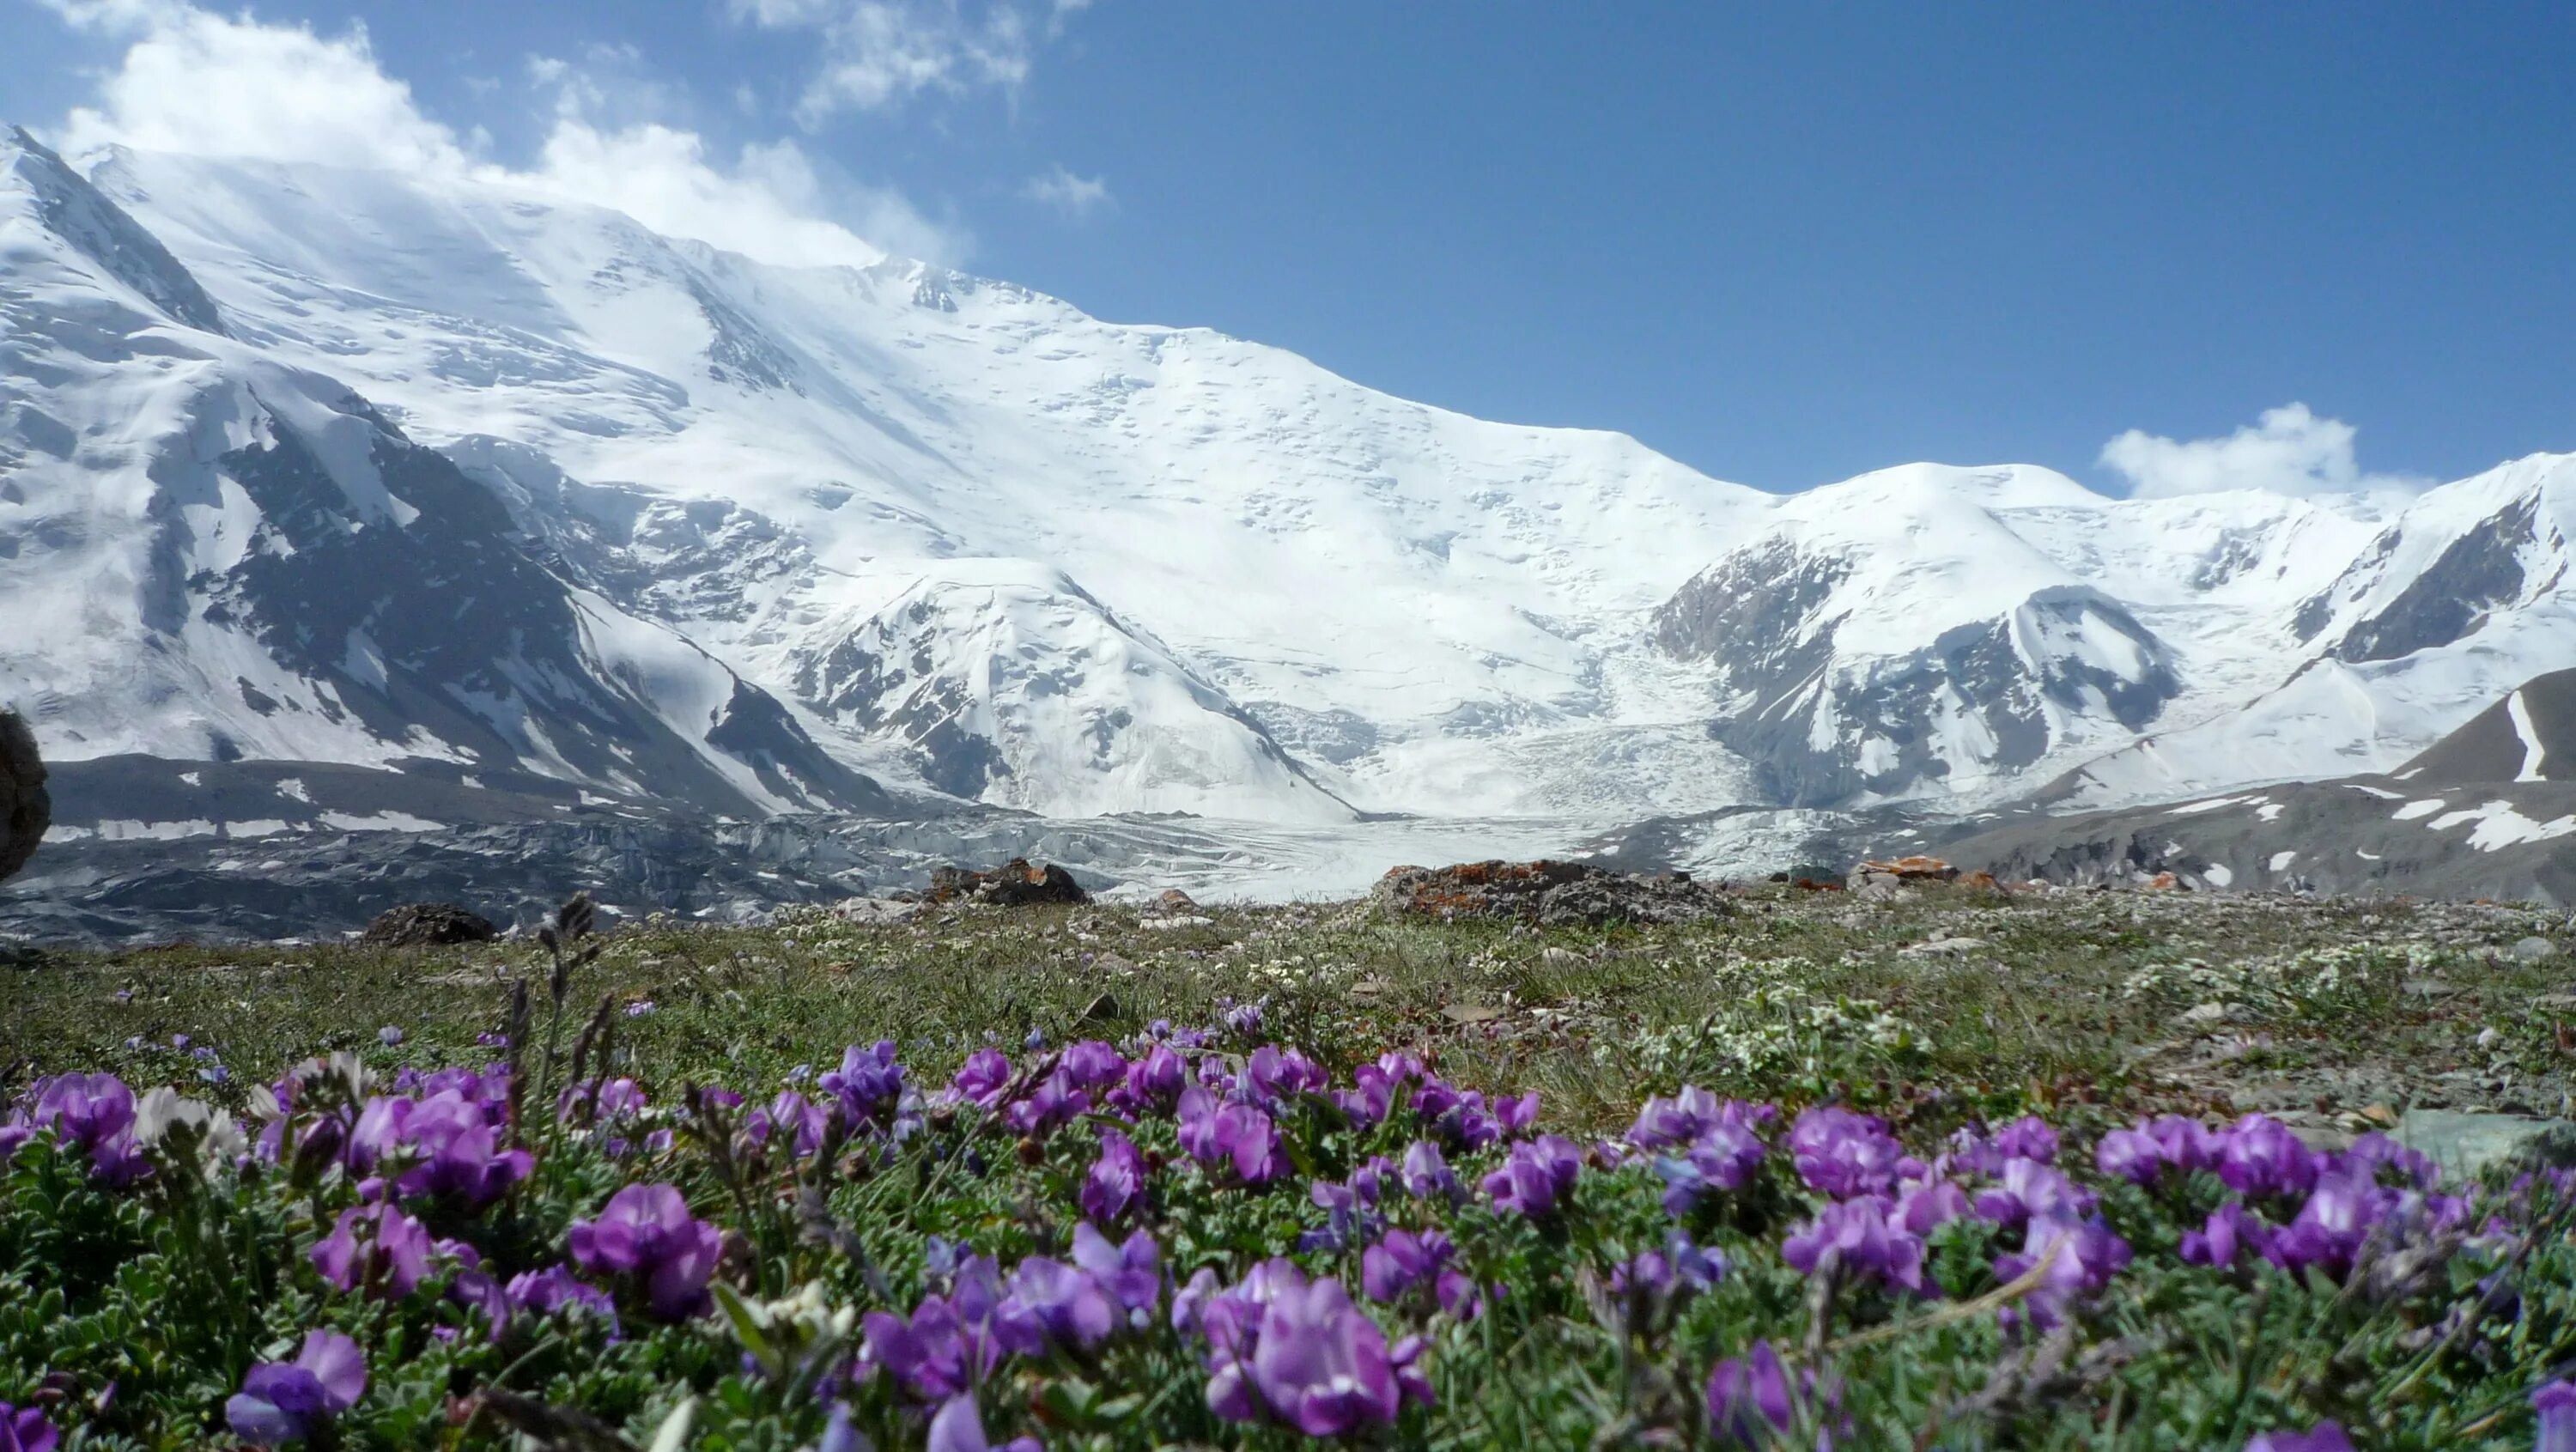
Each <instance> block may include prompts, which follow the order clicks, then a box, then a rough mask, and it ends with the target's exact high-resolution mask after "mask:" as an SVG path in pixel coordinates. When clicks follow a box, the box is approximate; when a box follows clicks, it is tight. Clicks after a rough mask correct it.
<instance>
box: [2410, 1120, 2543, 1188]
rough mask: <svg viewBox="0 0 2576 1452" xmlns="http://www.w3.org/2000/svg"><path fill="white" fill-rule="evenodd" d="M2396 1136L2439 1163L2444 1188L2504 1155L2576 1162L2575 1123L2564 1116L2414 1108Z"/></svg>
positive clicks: (2507, 1158)
mask: <svg viewBox="0 0 2576 1452" xmlns="http://www.w3.org/2000/svg"><path fill="white" fill-rule="evenodd" d="M2391 1137H2392V1138H2394V1139H2395V1140H2396V1141H2397V1142H2398V1143H2399V1144H2402V1145H2404V1146H2406V1147H2407V1148H2408V1149H2411V1150H2415V1151H2418V1152H2419V1153H2421V1154H2423V1155H2425V1156H2426V1157H2427V1158H2429V1159H2431V1160H2432V1161H2433V1163H2434V1164H2436V1165H2439V1166H2440V1167H2441V1169H2442V1181H2443V1188H2444V1189H2450V1188H2452V1187H2453V1186H2454V1185H2455V1184H2456V1182H2458V1181H2460V1180H2465V1179H2469V1178H2471V1177H2473V1176H2475V1175H2476V1174H2477V1173H2478V1172H2479V1171H2481V1170H2484V1169H2485V1168H2486V1167H2487V1166H2489V1165H2492V1164H2496V1163H2498V1162H2500V1161H2501V1162H2505V1163H2513V1162H2516V1161H2521V1162H2526V1163H2527V1162H2531V1161H2534V1160H2536V1161H2538V1162H2540V1163H2542V1164H2548V1165H2554V1166H2565V1165H2568V1164H2571V1163H2576V1124H2570V1123H2568V1122H2567V1121H2566V1120H2563V1119H2542V1118H2538V1117H2535V1116H2530V1115H2521V1114H2479V1113H2469V1112H2463V1111H2458V1110H2448V1109H2410V1110H2408V1111H2406V1114H2405V1116H2404V1117H2403V1118H2402V1119H2400V1120H2399V1121H2398V1123H2397V1127H2396V1128H2395V1129H2394V1130H2393V1131H2391Z"/></svg>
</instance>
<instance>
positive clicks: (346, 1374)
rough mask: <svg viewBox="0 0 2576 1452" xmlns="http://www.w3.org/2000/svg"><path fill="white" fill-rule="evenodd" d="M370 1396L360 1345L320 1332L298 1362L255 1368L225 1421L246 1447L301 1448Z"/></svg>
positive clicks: (227, 1410)
mask: <svg viewBox="0 0 2576 1452" xmlns="http://www.w3.org/2000/svg"><path fill="white" fill-rule="evenodd" d="M366 1394H367V1358H366V1355H365V1354H364V1353H363V1352H361V1351H359V1350H358V1343H357V1342H355V1341H352V1340H350V1339H349V1338H348V1337H346V1336H343V1335H341V1334H340V1333H339V1332H337V1331H315V1332H311V1333H309V1334H307V1335H306V1336H305V1338H304V1345H303V1347H302V1349H300V1350H298V1351H297V1352H296V1353H295V1359H294V1360H293V1361H272V1362H267V1363H264V1364H262V1365H259V1366H254V1367H252V1368H251V1370H250V1375H248V1376H246V1377H244V1378H242V1389H241V1390H240V1391H238V1392H235V1393H234V1394H233V1395H232V1398H231V1399H230V1400H228V1401H226V1402H225V1403H224V1419H225V1420H226V1421H227V1422H229V1423H231V1424H232V1429H233V1435H234V1436H236V1437H239V1438H241V1439H242V1440H243V1441H245V1442H258V1443H262V1444H266V1445H272V1446H273V1445H275V1444H277V1443H280V1442H301V1441H303V1440H304V1439H305V1438H307V1437H310V1436H312V1435H313V1434H314V1433H315V1432H318V1431H320V1430H321V1429H322V1428H323V1427H324V1426H326V1425H328V1424H329V1423H330V1421H331V1419H332V1418H334V1417H337V1416H338V1415H340V1414H341V1413H342V1412H345V1411H347V1410H348V1409H349V1408H351V1407H354V1406H356V1405H357V1404H358V1398H360V1397H362V1396H365V1395H366Z"/></svg>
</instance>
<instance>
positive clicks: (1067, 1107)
mask: <svg viewBox="0 0 2576 1452" xmlns="http://www.w3.org/2000/svg"><path fill="white" fill-rule="evenodd" d="M1090 1112H1091V1094H1090V1092H1089V1091H1087V1090H1083V1089H1077V1088H1075V1087H1074V1086H1073V1081H1072V1079H1071V1078H1069V1077H1068V1076H1067V1075H1066V1074H1065V1072H1064V1070H1063V1068H1062V1067H1061V1066H1059V1067H1058V1068H1057V1069H1056V1071H1055V1072H1054V1073H1052V1074H1049V1075H1047V1076H1046V1077H1045V1078H1043V1079H1041V1080H1039V1081H1038V1083H1037V1087H1035V1088H1033V1089H1031V1090H1030V1091H1029V1092H1028V1095H1027V1097H1026V1098H1023V1099H1019V1100H1015V1101H1013V1102H1012V1104H1011V1105H1010V1107H1009V1108H1007V1109H1005V1110H1003V1111H1002V1122H1003V1123H1005V1124H1007V1125H1009V1126H1010V1127H1011V1128H1012V1130H1014V1131H1015V1132H1017V1133H1020V1134H1025V1135H1044V1134H1046V1133H1048V1132H1049V1131H1051V1130H1054V1129H1055V1128H1056V1127H1058V1126H1059V1125H1064V1124H1070V1123H1071V1122H1073V1121H1074V1120H1075V1119H1076V1118H1079V1117H1080V1116H1082V1115H1085V1114H1088V1113H1090Z"/></svg>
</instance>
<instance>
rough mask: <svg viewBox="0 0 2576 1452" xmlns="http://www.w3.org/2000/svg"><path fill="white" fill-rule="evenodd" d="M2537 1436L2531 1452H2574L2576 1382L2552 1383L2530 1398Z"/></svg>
mask: <svg viewBox="0 0 2576 1452" xmlns="http://www.w3.org/2000/svg"><path fill="white" fill-rule="evenodd" d="M2531 1410H2532V1411H2533V1412H2534V1413H2536V1414H2537V1415H2538V1416H2539V1418H2540V1435H2539V1437H2538V1438H2537V1439H2535V1440H2534V1441H2533V1442H2532V1444H2531V1452H2576V1381H2553V1382H2551V1383H2549V1384H2548V1385H2547V1386H2544V1387H2542V1388H2541V1389H2540V1390H2538V1391H2536V1392H2533V1393H2532V1394H2531Z"/></svg>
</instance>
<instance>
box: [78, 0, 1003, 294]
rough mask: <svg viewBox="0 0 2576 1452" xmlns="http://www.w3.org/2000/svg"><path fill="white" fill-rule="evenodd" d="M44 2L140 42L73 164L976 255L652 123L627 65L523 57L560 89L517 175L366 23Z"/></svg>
mask: <svg viewBox="0 0 2576 1452" xmlns="http://www.w3.org/2000/svg"><path fill="white" fill-rule="evenodd" d="M48 3H49V4H50V5H51V6H52V7H53V8H54V9H55V10H56V11H57V13H59V14H61V15H63V17H64V18H65V19H66V20H68V21H70V22H71V23H72V24H74V25H77V26H80V27H82V28H85V29H90V30H95V31H99V32H101V33H105V34H111V35H117V36H127V37H131V39H130V41H129V43H128V46H127V49H126V52H125V55H124V57H123V59H122V60H121V61H120V62H119V63H118V64H117V65H116V66H115V67H114V68H113V69H111V70H110V71H108V72H107V73H106V74H104V75H103V76H102V77H101V78H100V80H99V86H98V94H97V97H96V102H95V104H94V105H90V106H84V107H81V108H78V109H76V110H74V111H73V112H72V113H71V115H70V116H69V117H67V118H66V119H65V121H64V122H63V124H62V126H61V127H60V128H59V131H58V138H57V139H59V140H60V142H61V143H62V147H63V149H64V150H66V151H71V152H78V151H83V150H87V149H89V148H91V147H95V146H99V145H103V144H109V143H115V144H121V145H125V146H131V147H134V148H137V149H139V150H151V151H172V152H181V153H189V154H195V155H208V156H233V157H247V158H253V159H257V160H263V161H280V162H312V163H320V164H324V165H330V166H346V167H361V168H372V169H379V170H391V171H401V172H405V173H408V174H411V175H415V176H423V177H428V178H432V179H435V178H439V177H448V178H457V179H472V180H477V181H484V182H491V183H499V184H504V185H510V186H515V187H519V188H523V189H526V190H529V191H533V192H537V193H540V194H543V195H546V196H549V197H552V198H555V199H558V200H562V201H568V202H584V203H589V204H592V205H596V206H604V207H612V208H615V209H616V210H618V211H622V212H624V213H626V214H627V215H629V216H631V217H633V218H635V220H637V221H639V222H641V223H643V224H644V225H645V226H647V227H650V228H652V229H654V230H655V231H658V232H663V233H666V234H668V235H671V236H676V237H687V238H691V239H694V240H697V241H701V242H705V243H707V244H709V245H711V246H715V247H722V248H727V249H730V250H733V251H738V252H742V253H744V254H746V255H748V256H751V257H756V258H759V259H760V260H762V261H766V262H774V263H780V264H784V265H789V266H808V265H827V264H852V265H864V264H866V263H869V262H874V261H876V260H878V259H879V258H881V257H883V256H884V255H885V254H886V253H888V252H893V253H896V254H899V255H907V256H916V257H926V258H931V259H935V260H938V261H942V262H958V261H961V260H963V257H964V254H965V251H966V249H967V247H968V245H969V239H968V238H967V236H966V235H965V233H964V232H963V230H962V229H960V228H958V227H956V226H954V225H951V224H946V223H942V222H937V221H933V220H932V219H931V218H929V217H928V216H926V215H924V214H923V213H922V211H921V210H920V209H919V208H917V207H915V206H914V205H913V204H912V203H911V202H910V201H908V200H907V199H906V198H905V197H903V195H902V194H901V193H899V192H896V191H893V190H890V189H886V188H882V187H874V186H869V185H866V184H864V183H860V182H857V181H854V180H851V179H848V178H845V177H841V176H838V175H835V174H830V173H828V172H827V171H826V170H825V169H823V168H820V167H818V166H817V165H816V164H815V162H814V161H813V160H812V159H811V158H810V157H808V156H807V155H806V154H805V153H804V152H803V151H802V150H801V149H800V148H799V147H798V146H797V145H796V143H795V142H793V141H790V140H783V139H782V140H779V141H775V142H768V143H758V142H755V143H752V144H749V145H745V146H743V147H741V148H740V149H739V150H738V151H737V152H735V153H734V154H733V155H732V156H731V157H726V156H724V155H722V154H721V153H720V152H719V151H718V150H717V149H716V148H714V147H712V146H711V145H710V144H709V143H708V142H707V140H706V139H705V138H704V137H703V136H701V135H700V134H698V133H697V132H695V131H692V130H688V129H685V128H682V127H677V126H672V125H668V124H664V123H662V122H660V121H657V120H653V119H649V114H650V113H651V112H653V111H654V110H656V109H668V108H669V107H670V106H671V105H672V104H673V98H672V97H671V96H670V95H669V94H668V93H666V92H665V91H664V90H663V88H661V87H659V86H658V85H657V84H655V83H653V82H650V81H649V80H645V79H642V78H640V76H638V75H637V74H635V72H636V71H637V70H638V67H637V65H636V64H635V58H634V57H633V56H632V55H631V54H630V53H625V52H619V51H614V50H611V51H604V52H599V53H597V54H595V55H594V56H592V57H591V60H592V61H594V62H597V64H590V65H583V64H574V63H571V62H567V61H563V60H557V59H550V58H532V59H531V60H530V62H529V67H528V75H529V78H530V80H531V81H533V82H534V83H536V84H537V85H539V86H540V87H542V88H544V89H546V90H548V91H550V92H551V93H552V94H551V96H550V97H549V98H548V101H547V107H546V112H547V114H548V116H549V117H550V120H549V129H548V131H547V134H546V139H545V142H544V144H543V145H542V146H541V147H540V148H539V151H538V154H537V157H536V160H535V163H534V165H532V166H529V167H525V168H519V167H512V166H509V165H506V164H503V163H501V162H498V161H495V160H493V159H492V158H490V157H489V156H488V154H487V153H488V150H489V141H488V139H487V138H486V137H485V136H484V135H483V133H482V132H481V131H480V130H479V128H478V129H477V130H476V131H474V132H471V133H468V134H466V135H464V136H462V137H460V136H459V134H458V133H457V132H456V131H455V130H454V129H452V128H450V127H449V126H447V125H445V124H443V123H441V122H439V121H437V120H435V119H433V118H432V117H430V116H429V115H427V114H426V113H424V112H423V111H422V110H421V108H420V105H419V103H418V102H417V100H416V99H415V98H414V97H413V95H412V93H411V88H410V87H409V86H408V85H406V84H405V83H404V82H402V81H401V80H398V79H396V78H394V77H393V76H390V75H388V74H386V72H385V70H384V69H383V67H382V66H381V65H380V64H379V63H378V62H377V58H376V56H375V53H374V50H373V49H372V48H371V47H370V45H369V44H368V40H367V34H366V31H365V29H364V28H363V27H358V26H352V27H351V28H350V29H349V30H348V31H347V32H346V33H345V34H342V35H338V36H324V35H319V34H317V33H315V32H314V31H313V30H312V29H310V28H309V27H306V26H302V25H284V24H278V25H272V24H267V23H264V22H261V21H259V20H256V19H254V18H252V17H251V16H249V15H248V14H243V15H240V16H223V15H218V14H215V13H212V12H210V11H205V10H200V9H197V8H195V7H194V6H192V5H189V4H185V3H181V0H48ZM772 3H791V0H772ZM610 117H613V118H614V119H613V120H611V119H608V118H610Z"/></svg>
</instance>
